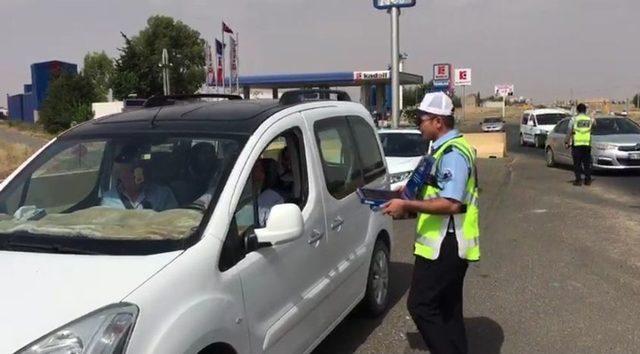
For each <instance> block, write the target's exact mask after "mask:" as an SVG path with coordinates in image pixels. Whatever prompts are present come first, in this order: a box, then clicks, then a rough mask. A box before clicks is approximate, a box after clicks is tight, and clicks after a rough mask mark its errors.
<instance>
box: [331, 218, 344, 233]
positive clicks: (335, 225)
mask: <svg viewBox="0 0 640 354" xmlns="http://www.w3.org/2000/svg"><path fill="white" fill-rule="evenodd" d="M343 224H344V219H342V218H341V217H339V216H337V217H336V218H335V219H333V222H332V223H331V230H337V229H339V228H340V227H341V226H342V225H343Z"/></svg>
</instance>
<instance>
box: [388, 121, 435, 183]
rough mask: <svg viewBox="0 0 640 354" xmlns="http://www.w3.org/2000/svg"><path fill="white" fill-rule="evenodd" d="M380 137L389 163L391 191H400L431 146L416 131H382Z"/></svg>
mask: <svg viewBox="0 0 640 354" xmlns="http://www.w3.org/2000/svg"><path fill="white" fill-rule="evenodd" d="M378 135H379V136H380V142H381V143H382V149H383V150H384V155H385V159H386V161H387V169H388V170H389V183H391V190H398V189H400V188H402V187H404V185H405V184H406V183H407V180H408V179H409V176H410V175H411V172H413V170H414V169H415V168H416V166H417V165H418V163H419V162H420V159H421V158H422V157H423V156H424V155H425V154H427V153H428V152H429V148H430V146H431V144H430V142H427V141H425V140H424V138H423V137H422V134H421V133H420V131H419V130H416V129H393V130H391V129H389V130H380V131H378Z"/></svg>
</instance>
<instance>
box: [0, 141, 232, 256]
mask: <svg viewBox="0 0 640 354" xmlns="http://www.w3.org/2000/svg"><path fill="white" fill-rule="evenodd" d="M241 147H242V142H241V141H240V140H238V138H235V137H222V136H219V137H215V136H166V135H163V136H160V135H157V134H156V135H154V134H143V135H135V136H133V135H132V136H131V137H127V138H125V139H121V138H118V139H114V138H92V139H64V140H58V141H55V142H54V143H52V144H51V145H50V146H49V147H47V148H46V149H45V150H44V151H43V152H42V153H40V154H39V155H38V156H37V157H36V158H35V159H34V160H33V161H32V162H30V163H29V164H28V165H27V166H26V167H25V169H24V170H22V171H21V173H20V174H18V175H17V176H16V178H14V179H13V180H12V181H11V182H10V183H9V185H7V186H6V187H5V188H4V189H3V190H2V191H1V192H0V247H1V248H5V249H11V247H10V244H11V243H13V244H20V245H21V246H22V247H23V248H24V247H26V248H28V245H29V244H34V240H35V243H37V245H38V247H42V248H47V247H48V246H51V245H50V243H56V242H59V241H60V240H62V239H64V240H65V245H66V248H67V249H77V250H78V251H82V250H86V251H91V250H90V249H91V247H92V246H91V245H92V244H95V242H93V243H91V242H87V241H92V240H93V241H104V240H108V241H110V244H113V243H114V242H117V241H123V242H126V241H174V244H179V243H180V242H175V241H183V240H185V239H187V238H189V237H190V236H192V235H193V234H194V233H195V231H196V230H197V229H198V226H199V225H200V223H201V221H202V220H203V218H204V216H205V214H206V213H205V211H206V210H207V209H208V208H209V207H210V206H211V205H215V202H216V198H217V194H218V193H219V190H220V189H221V187H222V186H224V184H225V182H226V178H227V175H228V171H229V170H230V168H231V167H232V166H233V164H234V163H235V160H236V157H237V156H238V153H239V151H240V149H241ZM9 240H10V241H11V242H9ZM27 240H28V241H29V242H26V241H27ZM3 241H4V242H3ZM25 242H26V243H25ZM98 243H99V242H98ZM25 245H26V246H25ZM121 246H122V245H121ZM49 248H51V249H55V247H49ZM125 248H126V247H125ZM94 251H95V250H94ZM125 253H126V252H125Z"/></svg>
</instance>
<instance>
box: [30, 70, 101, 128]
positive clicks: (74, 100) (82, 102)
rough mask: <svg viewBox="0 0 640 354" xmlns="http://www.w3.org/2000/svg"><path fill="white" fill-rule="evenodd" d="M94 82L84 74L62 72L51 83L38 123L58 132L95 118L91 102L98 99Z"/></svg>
mask: <svg viewBox="0 0 640 354" xmlns="http://www.w3.org/2000/svg"><path fill="white" fill-rule="evenodd" d="M98 98H99V97H98V94H97V92H96V89H95V86H94V85H93V82H92V81H91V80H90V79H89V78H87V77H86V76H84V74H79V75H69V74H62V75H60V76H58V77H57V78H54V79H53V80H52V81H51V83H50V84H49V93H48V95H47V98H46V99H45V101H44V102H43V105H42V110H41V111H40V119H39V121H38V123H40V124H42V126H43V127H44V129H45V130H46V131H48V132H49V133H58V132H60V131H63V130H65V129H68V128H69V127H71V125H72V123H76V124H77V123H81V122H84V121H86V120H89V119H91V118H93V111H92V110H91V103H93V102H96V101H97V100H98Z"/></svg>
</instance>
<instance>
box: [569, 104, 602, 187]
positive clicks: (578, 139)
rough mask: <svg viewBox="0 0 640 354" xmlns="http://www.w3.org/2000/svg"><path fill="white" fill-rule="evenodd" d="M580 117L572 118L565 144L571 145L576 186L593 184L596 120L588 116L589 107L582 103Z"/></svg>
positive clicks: (578, 108) (579, 109)
mask: <svg viewBox="0 0 640 354" xmlns="http://www.w3.org/2000/svg"><path fill="white" fill-rule="evenodd" d="M577 111H578V115H577V116H575V117H573V118H571V121H570V122H569V132H568V134H567V137H566V141H565V144H566V145H569V144H570V145H571V157H572V158H573V172H574V174H575V175H576V179H575V180H574V181H573V184H574V185H575V186H579V185H581V184H582V175H584V184H585V185H587V186H588V185H590V184H591V129H592V128H593V126H594V124H595V120H594V119H592V118H591V117H589V116H588V115H587V106H585V105H584V103H580V104H579V105H578V107H577Z"/></svg>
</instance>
